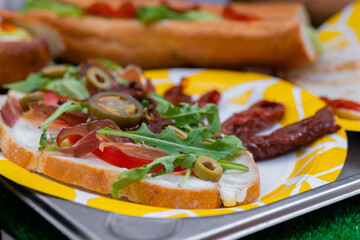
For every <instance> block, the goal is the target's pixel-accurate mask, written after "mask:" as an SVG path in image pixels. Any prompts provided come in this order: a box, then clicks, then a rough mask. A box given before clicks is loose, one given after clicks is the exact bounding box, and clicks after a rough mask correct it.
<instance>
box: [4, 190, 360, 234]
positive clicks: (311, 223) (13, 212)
mask: <svg viewBox="0 0 360 240" xmlns="http://www.w3.org/2000/svg"><path fill="white" fill-rule="evenodd" d="M0 226H2V227H3V228H4V229H7V230H8V231H10V232H12V234H13V235H15V237H16V238H18V239H32V240H33V239H34V240H36V239H66V237H65V236H64V235H63V234H62V233H61V232H59V231H58V230H57V229H56V228H55V227H53V226H52V225H51V224H50V223H48V222H47V221H46V220H45V219H44V218H42V217H41V216H40V215H39V214H38V213H36V212H35V211H34V210H33V209H32V208H30V207H29V206H28V205H26V204H25V203H24V202H23V201H22V200H20V199H19V198H18V197H16V196H15V195H14V194H13V193H11V192H10V191H9V190H8V189H6V188H5V187H4V186H2V185H0ZM244 239H246V240H250V239H360V195H357V196H354V197H352V198H349V199H346V200H343V201H341V202H338V203H335V204H332V205H330V206H328V207H324V208H322V209H319V210H316V211H314V212H311V213H308V214H306V215H303V216H300V217H297V218H295V219H292V220H289V221H286V222H284V223H281V224H278V225H276V226H274V227H271V228H268V229H265V230H263V231H260V232H257V233H255V234H252V235H249V236H247V237H245V238H244Z"/></svg>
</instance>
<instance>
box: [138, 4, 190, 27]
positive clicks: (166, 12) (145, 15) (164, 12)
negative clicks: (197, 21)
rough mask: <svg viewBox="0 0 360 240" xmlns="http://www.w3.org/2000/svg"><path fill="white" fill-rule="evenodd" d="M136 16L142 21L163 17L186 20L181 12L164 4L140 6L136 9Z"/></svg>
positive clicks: (151, 20) (146, 21) (147, 21)
mask: <svg viewBox="0 0 360 240" xmlns="http://www.w3.org/2000/svg"><path fill="white" fill-rule="evenodd" d="M136 17H137V19H139V21H141V22H143V23H152V22H156V21H160V20H163V19H177V20H186V19H185V17H184V16H183V14H181V13H177V12H174V11H172V10H170V9H169V8H167V7H164V6H141V7H139V8H138V9H137V11H136Z"/></svg>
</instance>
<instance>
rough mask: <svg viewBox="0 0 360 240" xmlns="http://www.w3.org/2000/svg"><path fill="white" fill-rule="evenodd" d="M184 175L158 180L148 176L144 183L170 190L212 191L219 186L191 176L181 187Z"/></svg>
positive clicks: (160, 177) (163, 176)
mask: <svg viewBox="0 0 360 240" xmlns="http://www.w3.org/2000/svg"><path fill="white" fill-rule="evenodd" d="M183 178H184V176H182V175H175V174H166V175H162V176H158V177H156V178H153V177H150V176H147V177H145V178H144V179H143V181H146V182H150V183H154V184H158V185H161V186H164V187H169V188H184V189H211V188H214V187H216V186H217V183H215V182H211V181H204V180H201V179H199V178H197V177H193V176H190V177H189V178H188V180H187V181H186V182H185V184H184V185H183V186H180V182H181V180H182V179H183Z"/></svg>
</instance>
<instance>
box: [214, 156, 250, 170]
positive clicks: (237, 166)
mask: <svg viewBox="0 0 360 240" xmlns="http://www.w3.org/2000/svg"><path fill="white" fill-rule="evenodd" d="M218 162H219V163H220V164H221V166H222V168H223V171H224V172H225V171H226V170H240V171H244V172H248V171H249V168H248V167H247V166H245V165H243V164H239V163H233V162H229V161H226V160H224V159H221V160H219V161H218Z"/></svg>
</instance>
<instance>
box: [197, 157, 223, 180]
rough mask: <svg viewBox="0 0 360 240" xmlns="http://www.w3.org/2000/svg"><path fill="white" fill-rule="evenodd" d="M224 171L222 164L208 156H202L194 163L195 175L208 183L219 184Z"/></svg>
mask: <svg viewBox="0 0 360 240" xmlns="http://www.w3.org/2000/svg"><path fill="white" fill-rule="evenodd" d="M222 171H223V169H222V166H221V164H220V163H219V162H218V161H216V160H215V159H213V158H211V157H208V156H200V157H198V158H197V159H196V161H195V163H194V173H195V175H196V176H197V177H198V178H201V179H203V180H206V181H213V182H218V181H219V180H220V178H221V176H222Z"/></svg>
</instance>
